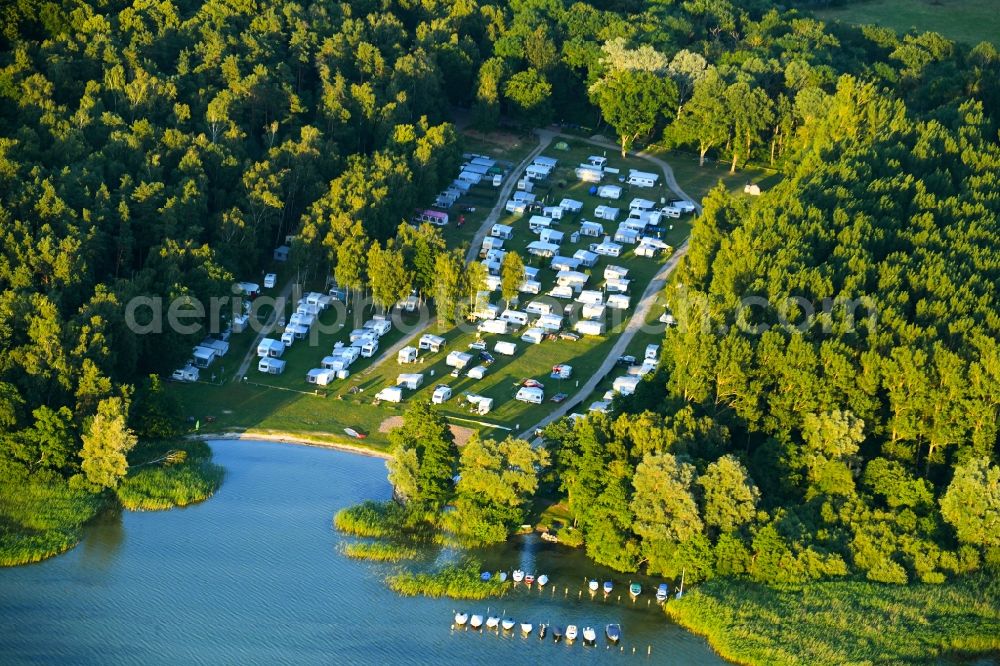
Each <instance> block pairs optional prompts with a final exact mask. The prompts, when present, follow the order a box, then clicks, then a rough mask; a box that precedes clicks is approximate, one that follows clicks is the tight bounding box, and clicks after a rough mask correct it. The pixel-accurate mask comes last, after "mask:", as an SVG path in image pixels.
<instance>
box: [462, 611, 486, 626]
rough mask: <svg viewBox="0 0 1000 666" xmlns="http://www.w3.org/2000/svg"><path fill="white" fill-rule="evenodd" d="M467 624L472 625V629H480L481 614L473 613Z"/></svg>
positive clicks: (481, 624) (481, 623) (481, 622)
mask: <svg viewBox="0 0 1000 666" xmlns="http://www.w3.org/2000/svg"><path fill="white" fill-rule="evenodd" d="M456 619H457V618H456ZM469 626H470V627H472V628H473V629H482V628H483V616H482V615H479V614H478V613H476V614H474V615H473V616H472V617H470V618H469Z"/></svg>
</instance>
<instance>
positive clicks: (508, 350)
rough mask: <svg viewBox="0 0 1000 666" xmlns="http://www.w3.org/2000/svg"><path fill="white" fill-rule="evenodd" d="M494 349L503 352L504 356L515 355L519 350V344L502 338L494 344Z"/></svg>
mask: <svg viewBox="0 0 1000 666" xmlns="http://www.w3.org/2000/svg"><path fill="white" fill-rule="evenodd" d="M493 351H495V352H496V353H498V354H503V355H504V356H513V355H514V354H515V353H516V352H517V345H515V344H514V343H513V342H507V341H506V340H501V341H500V342H498V343H496V344H495V345H493Z"/></svg>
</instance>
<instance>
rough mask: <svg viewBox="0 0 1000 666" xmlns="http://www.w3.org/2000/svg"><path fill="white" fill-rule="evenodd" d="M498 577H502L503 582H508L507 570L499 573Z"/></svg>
mask: <svg viewBox="0 0 1000 666" xmlns="http://www.w3.org/2000/svg"><path fill="white" fill-rule="evenodd" d="M497 578H499V579H500V582H501V583H505V582H507V572H506V571H501V572H500V573H499V574H497Z"/></svg>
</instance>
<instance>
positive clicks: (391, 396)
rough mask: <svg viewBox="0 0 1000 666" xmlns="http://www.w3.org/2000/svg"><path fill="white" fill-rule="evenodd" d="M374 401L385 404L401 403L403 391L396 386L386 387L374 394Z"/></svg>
mask: <svg viewBox="0 0 1000 666" xmlns="http://www.w3.org/2000/svg"><path fill="white" fill-rule="evenodd" d="M375 399H376V400H385V401H386V402H403V389H401V388H399V387H398V386H386V387H385V388H384V389H382V390H381V391H379V392H378V393H376V394H375Z"/></svg>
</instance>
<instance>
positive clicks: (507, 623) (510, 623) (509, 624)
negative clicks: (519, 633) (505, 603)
mask: <svg viewBox="0 0 1000 666" xmlns="http://www.w3.org/2000/svg"><path fill="white" fill-rule="evenodd" d="M500 626H501V627H503V630H504V631H510V630H511V629H513V628H514V618H512V617H505V618H504V619H503V620H501V622H500Z"/></svg>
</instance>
